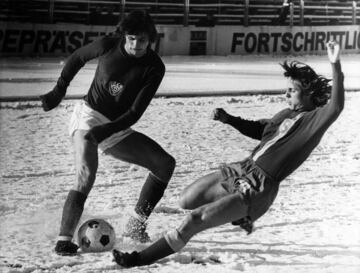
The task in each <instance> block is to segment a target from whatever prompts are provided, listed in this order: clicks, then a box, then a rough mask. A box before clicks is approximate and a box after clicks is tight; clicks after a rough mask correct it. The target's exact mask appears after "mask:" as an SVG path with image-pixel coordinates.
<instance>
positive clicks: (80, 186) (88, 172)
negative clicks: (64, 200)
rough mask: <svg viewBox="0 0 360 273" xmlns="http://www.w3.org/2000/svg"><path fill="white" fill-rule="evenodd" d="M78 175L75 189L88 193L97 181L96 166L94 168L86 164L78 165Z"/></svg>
mask: <svg viewBox="0 0 360 273" xmlns="http://www.w3.org/2000/svg"><path fill="white" fill-rule="evenodd" d="M76 175H77V183H76V187H75V190H77V191H79V192H82V193H84V194H88V193H89V192H90V190H91V188H92V186H93V184H94V182H95V177H96V168H95V169H94V168H91V167H89V166H86V165H81V166H80V167H78V170H77V172H76Z"/></svg>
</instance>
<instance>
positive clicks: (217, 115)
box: [211, 108, 229, 123]
mask: <svg viewBox="0 0 360 273" xmlns="http://www.w3.org/2000/svg"><path fill="white" fill-rule="evenodd" d="M211 118H212V119H213V120H219V121H221V122H224V123H225V122H227V120H228V118H229V115H228V113H226V111H225V110H224V109H222V108H216V109H215V110H214V111H213V112H212V115H211Z"/></svg>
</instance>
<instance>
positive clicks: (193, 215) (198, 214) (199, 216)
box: [186, 209, 204, 227]
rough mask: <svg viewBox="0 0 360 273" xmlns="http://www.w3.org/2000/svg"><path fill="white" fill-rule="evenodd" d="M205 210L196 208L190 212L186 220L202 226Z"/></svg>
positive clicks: (189, 223)
mask: <svg viewBox="0 0 360 273" xmlns="http://www.w3.org/2000/svg"><path fill="white" fill-rule="evenodd" d="M203 219H204V217H203V210H202V209H195V210H193V211H191V212H190V214H189V215H188V216H187V217H186V222H187V224H188V225H189V226H191V227H194V226H201V225H202V224H203V222H204V221H203Z"/></svg>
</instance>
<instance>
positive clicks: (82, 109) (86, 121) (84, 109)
mask: <svg viewBox="0 0 360 273" xmlns="http://www.w3.org/2000/svg"><path fill="white" fill-rule="evenodd" d="M108 122H110V120H109V119H108V118H107V117H105V116H104V115H103V114H101V113H99V112H97V111H95V110H94V109H92V108H91V107H89V106H88V105H87V104H86V102H85V101H81V102H79V103H77V104H76V105H75V108H74V112H73V114H72V116H71V119H70V125H69V135H70V136H71V137H72V136H73V135H74V133H75V131H76V130H90V129H91V128H92V127H95V126H98V125H101V124H105V123H108ZM133 132H134V130H132V129H131V128H127V129H125V130H122V131H120V132H117V133H115V134H112V135H111V136H109V137H108V138H106V139H104V140H103V141H102V142H101V143H99V149H100V150H101V151H103V152H104V151H105V150H106V149H108V148H111V147H112V146H114V145H115V144H117V143H119V142H120V141H121V140H123V139H124V138H125V137H127V136H129V135H131V134H132V133H133Z"/></svg>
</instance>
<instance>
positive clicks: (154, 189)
mask: <svg viewBox="0 0 360 273" xmlns="http://www.w3.org/2000/svg"><path fill="white" fill-rule="evenodd" d="M166 186H167V183H165V182H163V181H161V180H159V179H158V178H157V177H155V176H154V175H153V174H151V173H150V174H149V175H148V177H147V178H146V181H145V183H144V185H143V187H142V189H141V192H140V196H139V200H138V202H137V204H136V206H135V212H136V213H137V214H140V215H142V216H146V217H148V216H149V215H150V213H151V212H152V210H153V209H154V208H155V206H156V204H157V203H158V202H159V201H160V199H161V197H162V196H163V195H164V191H165V189H166Z"/></svg>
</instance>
